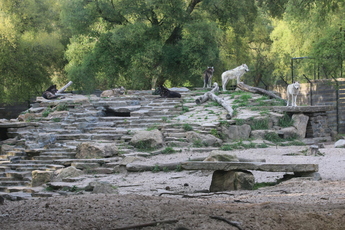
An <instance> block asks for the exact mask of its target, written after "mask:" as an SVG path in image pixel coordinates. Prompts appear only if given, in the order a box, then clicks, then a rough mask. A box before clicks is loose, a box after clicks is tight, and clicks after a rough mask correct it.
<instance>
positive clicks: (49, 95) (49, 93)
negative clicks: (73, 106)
mask: <svg viewBox="0 0 345 230" xmlns="http://www.w3.org/2000/svg"><path fill="white" fill-rule="evenodd" d="M57 91H58V90H57V88H56V85H52V86H50V87H49V88H48V89H47V90H46V91H44V92H43V94H42V97H44V98H45V99H55V98H58V97H59V96H57V95H55V94H56V93H57Z"/></svg>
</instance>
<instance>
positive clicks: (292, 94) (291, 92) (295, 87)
mask: <svg viewBox="0 0 345 230" xmlns="http://www.w3.org/2000/svg"><path fill="white" fill-rule="evenodd" d="M300 90H301V85H300V84H299V82H298V81H295V82H294V83H292V84H290V85H288V87H287V89H286V96H287V104H286V106H289V105H291V106H293V107H296V106H297V104H296V101H297V96H298V94H299V91H300ZM290 98H291V100H290Z"/></svg>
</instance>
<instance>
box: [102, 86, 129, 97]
mask: <svg viewBox="0 0 345 230" xmlns="http://www.w3.org/2000/svg"><path fill="white" fill-rule="evenodd" d="M125 93H126V89H125V88H124V87H123V86H121V87H120V88H115V89H109V90H104V91H103V92H102V94H101V95H100V97H116V96H119V95H124V94H125Z"/></svg>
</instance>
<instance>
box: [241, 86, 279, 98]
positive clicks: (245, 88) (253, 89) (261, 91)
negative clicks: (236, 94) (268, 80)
mask: <svg viewBox="0 0 345 230" xmlns="http://www.w3.org/2000/svg"><path fill="white" fill-rule="evenodd" d="M237 87H238V88H239V89H241V90H243V91H247V92H250V93H258V94H263V95H267V96H269V97H270V98H276V99H280V100H283V101H285V100H284V99H282V98H281V97H279V96H277V95H275V94H274V93H272V92H270V91H267V90H264V89H261V88H257V87H252V86H249V85H246V84H244V83H243V82H240V83H238V84H237Z"/></svg>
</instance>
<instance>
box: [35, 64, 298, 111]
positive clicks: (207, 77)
mask: <svg viewBox="0 0 345 230" xmlns="http://www.w3.org/2000/svg"><path fill="white" fill-rule="evenodd" d="M248 71H249V68H248V66H247V65H246V64H242V65H240V66H237V67H236V68H234V69H230V70H227V71H225V72H223V73H222V75H221V79H222V89H223V91H226V85H227V84H228V83H229V82H230V80H236V84H239V83H241V77H242V76H243V75H244V74H245V73H246V72H248ZM213 73H214V67H213V66H212V67H207V69H206V70H205V71H204V72H203V80H204V86H203V88H213V90H212V91H213V92H216V91H218V90H219V86H218V83H216V82H214V83H213V85H212V77H213ZM70 84H72V82H69V83H68V84H67V85H66V86H64V87H63V89H61V90H58V89H57V88H56V85H52V86H50V87H49V88H48V89H47V90H46V91H44V92H43V94H42V96H43V98H45V99H48V100H49V99H56V98H58V97H59V95H57V93H58V92H59V91H63V90H64V89H66V88H67V87H68V86H69V85H70ZM300 88H301V87H300V83H299V82H297V81H296V82H293V83H292V84H290V85H288V86H287V90H286V94H287V95H286V96H287V104H286V106H292V107H296V106H297V96H298V95H299V93H300ZM157 90H158V92H159V94H160V96H161V97H162V98H181V94H180V93H178V92H175V91H171V90H169V89H168V88H166V87H165V86H164V85H159V86H158V89H157Z"/></svg>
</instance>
